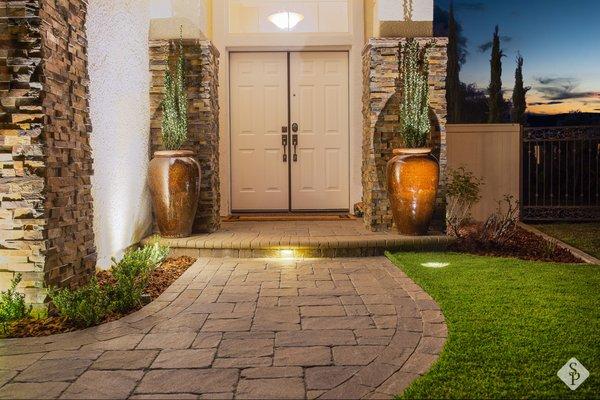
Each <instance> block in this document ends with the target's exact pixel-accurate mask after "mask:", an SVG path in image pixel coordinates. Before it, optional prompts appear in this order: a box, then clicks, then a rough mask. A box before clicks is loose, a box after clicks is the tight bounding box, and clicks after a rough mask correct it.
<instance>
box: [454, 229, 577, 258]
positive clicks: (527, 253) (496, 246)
mask: <svg viewBox="0 0 600 400" xmlns="http://www.w3.org/2000/svg"><path fill="white" fill-rule="evenodd" d="M480 230H481V226H480V225H469V226H467V227H465V228H463V229H461V235H462V237H461V238H459V239H458V240H457V241H456V243H454V244H453V245H452V246H451V248H450V250H452V251H456V252H462V253H472V254H478V255H484V256H494V257H514V258H520V259H522V260H532V261H547V262H559V263H581V262H582V261H581V260H580V259H578V258H577V257H575V256H574V255H573V254H571V252H569V251H568V250H566V249H563V248H562V247H559V246H557V245H555V244H553V243H550V242H548V241H546V240H545V239H544V238H542V237H541V236H538V235H536V234H535V233H532V232H529V231H526V230H525V229H523V228H521V227H519V226H517V227H516V228H515V232H514V233H513V235H511V236H510V237H509V238H508V239H507V240H506V241H505V242H503V243H497V242H493V241H490V240H481V238H480Z"/></svg>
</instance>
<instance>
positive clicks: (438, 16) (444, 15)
mask: <svg viewBox="0 0 600 400" xmlns="http://www.w3.org/2000/svg"><path fill="white" fill-rule="evenodd" d="M454 27H455V30H456V46H457V51H458V62H459V63H460V65H464V63H465V62H466V61H467V56H468V55H469V51H468V50H467V38H466V37H465V36H464V35H463V27H462V25H461V24H460V22H459V21H457V20H456V19H454ZM449 31H450V13H449V11H448V10H445V9H443V8H441V7H440V6H439V5H437V4H436V5H434V7H433V35H434V36H442V37H448V36H450V32H449Z"/></svg>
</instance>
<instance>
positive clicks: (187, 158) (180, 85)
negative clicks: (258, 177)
mask: <svg viewBox="0 0 600 400" xmlns="http://www.w3.org/2000/svg"><path fill="white" fill-rule="evenodd" d="M164 84H165V95H164V99H163V102H162V111H163V119H162V142H163V146H164V148H165V149H166V150H163V151H156V152H154V157H153V159H152V160H151V161H150V166H149V170H148V174H149V180H150V192H151V194H152V202H153V205H154V212H155V214H156V220H157V225H158V230H159V232H160V234H161V235H162V236H165V237H186V236H189V235H190V234H191V233H192V226H193V223H194V217H195V215H196V209H197V207H198V198H199V195H200V165H199V164H198V162H197V161H196V159H195V158H194V156H195V154H194V152H193V151H190V150H183V149H182V146H183V145H184V144H185V142H186V141H187V138H188V120H187V118H188V114H187V108H188V99H187V92H186V84H185V58H184V54H183V41H182V39H180V40H179V44H178V53H177V59H176V61H175V62H174V63H169V69H168V71H167V72H166V74H165V81H164Z"/></svg>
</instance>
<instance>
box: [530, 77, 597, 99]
mask: <svg viewBox="0 0 600 400" xmlns="http://www.w3.org/2000/svg"><path fill="white" fill-rule="evenodd" d="M535 82H536V84H535V86H534V88H535V90H536V91H537V92H538V93H540V94H541V95H542V97H543V98H544V99H547V100H551V101H552V100H553V101H557V100H569V99H585V98H594V97H595V98H598V99H600V92H594V91H581V90H577V86H578V84H579V82H578V80H577V79H575V78H571V77H537V78H535Z"/></svg>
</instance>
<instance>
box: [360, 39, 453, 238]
mask: <svg viewBox="0 0 600 400" xmlns="http://www.w3.org/2000/svg"><path fill="white" fill-rule="evenodd" d="M415 40H417V41H418V42H419V44H420V45H422V46H424V45H426V44H428V43H431V48H430V49H429V50H428V53H427V54H428V58H427V61H428V63H429V96H430V99H429V105H430V110H431V122H432V132H431V138H430V146H431V147H433V149H434V155H435V156H436V158H437V159H438V160H439V163H440V171H441V173H440V178H441V179H440V188H439V189H440V190H439V193H438V198H437V205H436V215H435V221H434V224H435V225H436V226H435V227H436V228H438V229H440V228H443V225H444V214H445V200H444V198H445V194H444V186H443V181H444V172H445V169H446V91H445V81H446V64H447V56H446V47H447V43H448V41H447V39H446V38H417V39H415ZM405 42H406V39H401V38H372V39H369V41H368V43H367V45H366V47H365V49H364V50H363V162H362V184H363V204H364V222H365V226H366V227H367V229H369V230H372V231H386V230H390V229H391V228H392V225H393V219H392V212H391V209H390V203H389V200H388V196H387V188H386V187H387V184H386V165H387V162H388V161H389V160H390V159H391V158H392V150H393V149H394V148H397V147H401V140H400V138H399V136H398V130H399V122H398V106H399V102H400V97H401V93H402V88H401V87H400V86H399V71H398V64H399V57H400V48H401V46H402V44H403V43H405Z"/></svg>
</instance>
